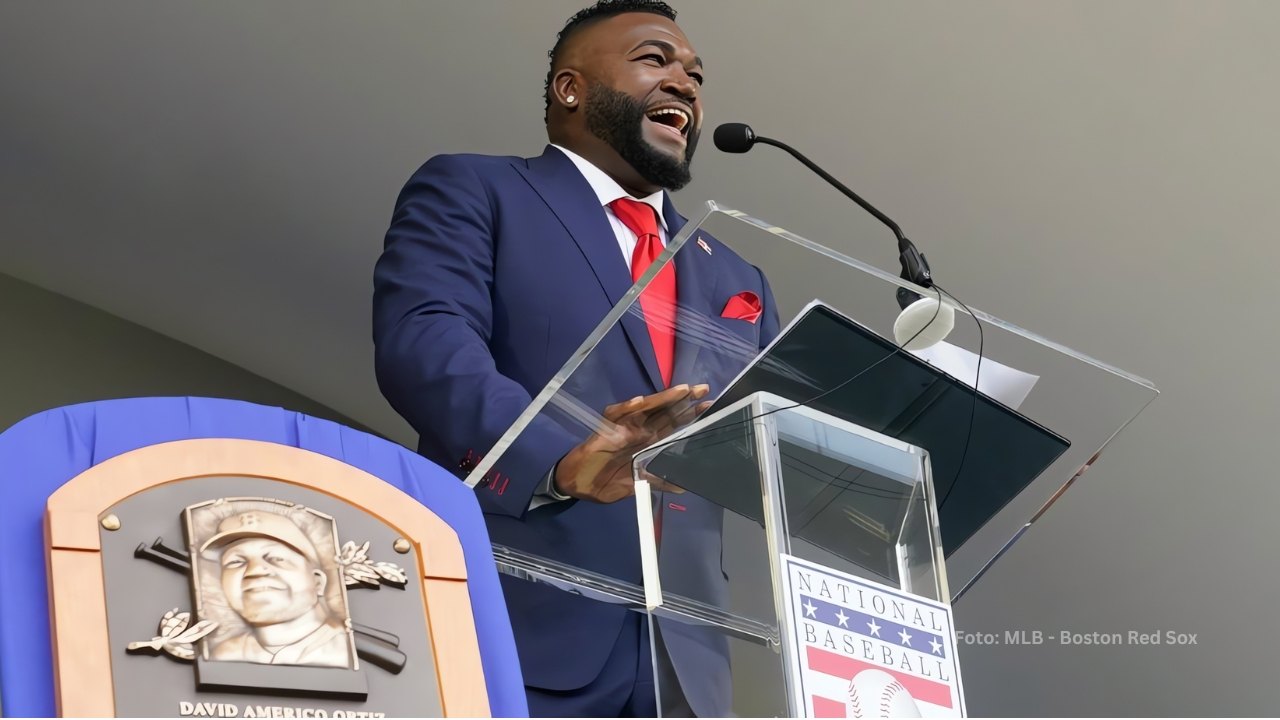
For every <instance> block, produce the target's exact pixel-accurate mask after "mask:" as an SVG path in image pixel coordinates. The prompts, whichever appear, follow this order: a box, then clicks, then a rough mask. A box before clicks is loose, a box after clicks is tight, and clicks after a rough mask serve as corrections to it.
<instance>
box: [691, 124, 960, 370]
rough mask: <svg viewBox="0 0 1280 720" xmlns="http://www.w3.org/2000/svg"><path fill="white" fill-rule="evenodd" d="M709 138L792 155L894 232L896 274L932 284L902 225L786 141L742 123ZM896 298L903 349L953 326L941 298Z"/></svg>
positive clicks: (901, 291)
mask: <svg viewBox="0 0 1280 720" xmlns="http://www.w3.org/2000/svg"><path fill="white" fill-rule="evenodd" d="M712 137H713V139H714V140H715V145H716V147H717V148H719V149H720V150H721V151H723V152H727V153H745V152H747V151H748V150H750V149H751V148H752V147H754V146H755V145H756V143H760V144H761V145H772V146H774V147H776V148H781V149H782V150H785V151H786V152H787V153H789V154H790V155H791V156H792V157H794V158H795V159H797V160H799V161H800V162H801V163H803V164H804V166H805V167H807V168H809V169H810V170H812V171H813V172H814V173H815V174H817V175H818V177H820V178H822V179H823V180H826V181H827V182H828V183H829V184H830V185H831V186H832V187H834V188H835V189H837V190H839V191H840V192H841V193H842V194H843V195H844V196H845V197H847V198H849V199H850V200H852V201H854V202H855V203H857V204H858V205H859V206H860V207H861V208H862V209H863V210H866V211H867V212H869V213H871V215H872V216H873V217H875V219H877V220H879V221H880V222H882V223H884V224H885V225H886V226H888V228H889V229H890V230H892V231H893V234H894V236H895V237H897V239H898V261H899V263H901V265H902V273H901V275H899V277H901V278H902V279H903V280H909V281H911V282H913V283H915V284H916V285H919V286H920V287H925V288H929V287H933V271H932V270H931V269H930V268H929V261H928V260H926V259H925V257H924V254H923V253H921V252H920V251H919V250H917V249H916V246H915V244H914V243H912V242H911V241H910V240H908V239H907V236H906V235H904V234H903V233H902V228H900V227H898V223H896V222H894V221H893V220H892V219H890V218H889V216H888V215H885V214H884V213H882V212H880V211H879V210H877V209H876V208H875V206H874V205H872V204H871V203H869V202H867V201H866V200H863V199H862V198H861V197H859V195H858V194H857V193H855V192H854V191H852V190H850V189H849V188H848V187H846V186H845V185H844V183H842V182H840V181H839V180H837V179H835V177H833V176H832V175H831V173H828V172H827V171H826V170H823V169H822V168H820V167H818V165H817V164H816V163H814V162H813V161H812V160H810V159H809V158H807V157H805V156H804V155H802V154H800V152H799V151H798V150H796V149H795V148H793V147H791V146H790V145H787V144H786V143H782V142H779V141H777V140H774V139H772V138H767V137H763V136H760V135H756V134H755V131H754V130H752V129H751V126H750V125H747V124H745V123H723V124H722V125H720V126H719V127H717V128H716V130H715V133H714V135H713V136H712ZM897 297H898V306H899V307H901V308H902V310H903V312H902V314H901V315H899V316H898V319H897V321H896V322H894V324H893V335H894V338H895V339H896V340H897V341H898V343H899V344H901V343H903V342H904V341H905V340H909V339H911V338H913V337H914V338H915V339H914V340H912V341H911V343H910V346H909V347H906V348H905V349H907V350H920V349H922V348H926V347H929V346H930V345H933V344H935V343H937V342H940V341H941V340H942V339H943V338H945V337H946V336H947V335H949V334H950V333H951V330H952V328H954V327H955V309H954V308H952V307H951V306H950V305H948V304H945V303H941V302H940V300H941V297H939V298H938V299H934V298H922V297H920V296H919V295H917V294H916V293H913V292H911V291H910V290H908V289H906V288H898V293H897Z"/></svg>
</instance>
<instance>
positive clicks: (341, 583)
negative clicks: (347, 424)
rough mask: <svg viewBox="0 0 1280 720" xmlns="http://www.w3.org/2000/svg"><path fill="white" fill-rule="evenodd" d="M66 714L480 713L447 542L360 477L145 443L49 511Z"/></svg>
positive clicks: (230, 448)
mask: <svg viewBox="0 0 1280 720" xmlns="http://www.w3.org/2000/svg"><path fill="white" fill-rule="evenodd" d="M46 538H47V543H48V545H47V547H48V553H49V555H48V557H49V578H50V597H51V601H52V602H51V607H52V620H53V623H52V628H53V649H54V659H55V671H56V682H57V688H56V696H57V702H58V710H59V714H61V715H63V716H85V715H88V716H113V715H114V716H132V717H146V716H162V717H163V716H178V717H276V718H279V717H298V718H304V717H392V716H412V717H422V716H455V715H457V716H477V715H479V716H484V715H488V713H489V707H488V699H487V693H486V690H485V683H484V673H483V669H482V667H481V664H480V653H479V646H478V641H477V635H476V628H475V623H474V620H473V617H474V616H473V614H472V608H471V604H470V600H469V596H468V592H467V584H466V568H465V562H464V558H463V555H462V547H461V544H460V542H459V540H458V536H457V533H455V532H454V531H453V529H452V528H450V527H449V526H448V525H447V524H446V523H445V522H444V521H443V520H441V519H440V518H439V517H438V516H436V515H435V514H434V513H432V512H431V511H430V510H428V509H427V508H426V507H424V506H423V505H421V504H419V503H417V502H416V501H414V500H413V499H412V498H410V497H408V496H407V495H405V494H404V493H402V492H401V491H399V490H397V489H396V488H394V487H392V486H391V485H389V484H387V483H385V482H383V481H382V480H380V479H378V478H376V477H374V476H372V475H369V474H368V473H365V472H363V471H361V470H358V469H357V468H354V467H352V466H350V465H346V464H345V463H342V462H340V461H337V460H334V459H332V458H329V457H325V456H323V455H318V454H315V453H311V452H307V451H304V450H299V449H297V448H292V447H287V446H283V445H275V444H271V443H263V442H256V441H249V440H187V441H181V442H174V443H165V444H161V445H154V446H151V447H146V448H141V449H139V450H135V451H133V452H129V453H125V454H123V455H120V456H117V457H115V458H112V459H110V460H107V461H105V462H103V463H101V464H99V465H97V466H95V467H93V468H91V469H89V470H87V471H85V472H84V473H82V474H81V475H79V476H77V477H76V478H73V479H72V480H71V481H69V482H68V483H67V484H66V485H64V486H62V487H61V488H60V489H59V490H58V491H57V492H55V493H54V494H53V495H52V496H50V498H49V502H48V512H47V515H46Z"/></svg>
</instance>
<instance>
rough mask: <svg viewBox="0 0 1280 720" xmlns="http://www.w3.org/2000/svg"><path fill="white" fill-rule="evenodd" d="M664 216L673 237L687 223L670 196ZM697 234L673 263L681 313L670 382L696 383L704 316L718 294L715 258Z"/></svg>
mask: <svg viewBox="0 0 1280 720" xmlns="http://www.w3.org/2000/svg"><path fill="white" fill-rule="evenodd" d="M663 207H664V212H663V216H664V217H665V219H666V221H667V234H668V238H669V239H670V240H674V239H675V237H676V235H677V234H679V233H680V231H681V230H682V229H683V228H684V226H685V223H686V221H685V219H684V218H682V217H680V215H679V213H677V212H676V210H675V207H674V206H673V205H672V204H671V198H670V197H668V196H665V195H664V197H663ZM697 242H698V235H697V234H695V235H694V236H693V237H691V238H689V241H688V242H686V243H685V244H684V245H683V246H682V247H681V248H680V249H679V250H678V251H677V252H676V255H675V258H674V260H673V262H675V264H676V301H677V304H678V305H679V314H678V315H677V317H676V358H675V368H674V369H673V370H672V373H671V382H672V383H675V384H679V383H682V382H696V381H697V379H696V378H694V377H693V370H694V368H695V366H696V365H695V364H696V362H697V359H698V352H699V350H700V348H701V347H702V346H701V343H702V342H705V337H706V332H705V329H704V328H703V327H702V326H703V325H704V324H705V322H706V321H705V320H703V318H702V316H703V315H704V314H706V313H710V312H713V311H714V310H715V308H712V307H711V301H712V298H713V297H714V296H715V289H716V280H717V279H718V278H719V273H717V272H716V266H715V265H714V262H715V259H714V258H713V257H712V256H711V255H710V254H708V253H705V252H703V250H702V249H701V248H700V247H698V245H697Z"/></svg>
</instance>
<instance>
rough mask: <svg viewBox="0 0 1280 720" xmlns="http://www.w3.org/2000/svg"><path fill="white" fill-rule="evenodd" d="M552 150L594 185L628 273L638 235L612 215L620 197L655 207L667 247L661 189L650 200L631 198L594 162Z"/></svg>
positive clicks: (558, 147) (567, 151)
mask: <svg viewBox="0 0 1280 720" xmlns="http://www.w3.org/2000/svg"><path fill="white" fill-rule="evenodd" d="M551 147H553V148H555V149H557V150H559V151H560V152H562V153H564V154H565V157H568V158H569V159H570V160H572V161H573V164H574V165H575V166H576V167H577V168H578V172H580V173H582V177H584V178H586V180H587V183H588V184H590V185H591V189H592V190H594V191H595V193H596V197H597V198H598V199H599V200H600V205H601V206H602V207H603V208H604V214H605V217H607V218H609V225H610V226H611V227H612V228H613V235H614V237H616V238H617V239H618V248H619V249H620V250H621V251H622V259H623V261H625V262H626V264H627V269H628V270H630V269H631V253H633V252H635V249H636V234H635V233H633V232H631V230H630V229H628V228H627V226H626V225H623V224H622V221H621V220H619V219H618V216H617V215H615V214H614V213H613V208H611V207H609V203H611V202H613V201H614V200H617V199H618V198H628V199H631V200H637V201H639V202H642V203H644V204H646V205H648V206H649V207H651V208H653V211H654V212H655V213H656V214H657V216H658V237H660V238H661V239H662V245H663V246H664V247H665V246H666V244H667V219H666V218H665V217H663V215H662V198H663V195H662V193H663V191H662V190H659V191H658V192H656V193H653V194H652V195H650V196H648V197H642V198H634V197H631V195H630V194H629V193H628V192H627V191H626V190H623V189H622V186H621V185H619V184H618V182H617V181H616V180H614V179H613V178H611V177H609V176H608V175H606V174H605V172H604V171H603V170H601V169H600V168H598V167H596V166H595V165H592V164H591V161H589V160H587V159H586V158H584V157H582V156H581V155H579V154H577V153H575V152H573V151H572V150H568V149H566V148H562V147H560V146H559V145H554V144H553V145H552V146H551Z"/></svg>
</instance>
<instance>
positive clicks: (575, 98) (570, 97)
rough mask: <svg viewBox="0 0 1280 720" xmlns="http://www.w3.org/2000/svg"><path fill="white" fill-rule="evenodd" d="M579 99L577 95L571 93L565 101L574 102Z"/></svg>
mask: <svg viewBox="0 0 1280 720" xmlns="http://www.w3.org/2000/svg"><path fill="white" fill-rule="evenodd" d="M577 99H578V98H577V97H575V96H573V95H570V96H569V97H567V98H565V99H564V101H565V102H567V103H571V102H573V101H575V100H577Z"/></svg>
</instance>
